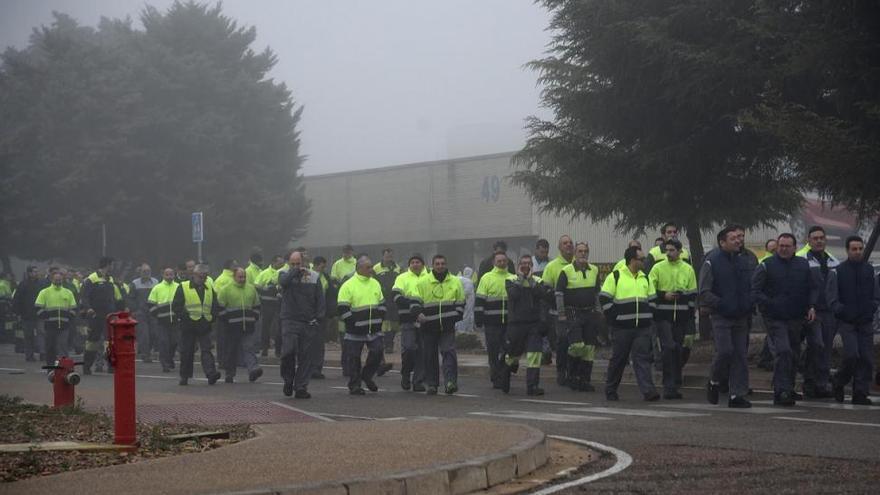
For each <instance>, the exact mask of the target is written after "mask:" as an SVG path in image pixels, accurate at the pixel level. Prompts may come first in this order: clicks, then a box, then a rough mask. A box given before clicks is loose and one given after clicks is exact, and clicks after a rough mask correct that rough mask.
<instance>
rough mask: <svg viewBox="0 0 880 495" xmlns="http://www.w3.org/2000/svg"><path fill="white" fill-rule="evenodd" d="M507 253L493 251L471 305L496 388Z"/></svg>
mask: <svg viewBox="0 0 880 495" xmlns="http://www.w3.org/2000/svg"><path fill="white" fill-rule="evenodd" d="M507 264H508V259H507V254H505V253H503V252H500V251H499V252H496V253H495V255H494V267H493V268H492V270H490V271H488V272H486V273H485V274H483V276H482V277H480V284H479V286H477V297H476V302H475V304H474V322H475V323H476V325H477V327H483V332H484V333H485V336H486V354H487V356H488V358H489V378H490V379H491V381H492V385H493V386H494V387H495V388H500V382H499V380H498V379H499V376H500V375H499V371H500V370H501V360H502V359H503V355H502V349H503V347H504V334H505V332H506V331H507V288H506V286H505V284H506V282H507V278H508V277H509V276H510V275H511V273H510V272H508V271H507Z"/></svg>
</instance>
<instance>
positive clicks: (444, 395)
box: [330, 387, 480, 399]
mask: <svg viewBox="0 0 880 495" xmlns="http://www.w3.org/2000/svg"><path fill="white" fill-rule="evenodd" d="M330 388H332V389H336V390H348V387H330ZM379 392H387V393H392V394H402V393H412V392H410V391H408V390H398V389H394V390H391V389H386V388H379ZM373 393H375V392H373ZM415 393H416V394H419V393H424V392H415ZM437 397H465V398H468V399H473V398H476V399H479V398H480V396H479V395H472V394H461V393H458V392H456V393H454V394H451V395H447V394H444V393H443V390H439V391H438V392H437Z"/></svg>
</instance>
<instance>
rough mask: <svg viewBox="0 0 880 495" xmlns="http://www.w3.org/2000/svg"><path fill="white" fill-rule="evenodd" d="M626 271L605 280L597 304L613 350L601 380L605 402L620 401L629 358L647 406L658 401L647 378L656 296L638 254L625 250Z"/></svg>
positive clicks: (640, 254) (649, 371)
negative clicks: (604, 376)
mask: <svg viewBox="0 0 880 495" xmlns="http://www.w3.org/2000/svg"><path fill="white" fill-rule="evenodd" d="M623 258H624V259H625V260H626V270H622V271H613V272H611V273H610V274H608V276H607V277H605V282H604V283H603V284H602V291H601V292H600V293H599V302H600V303H601V304H602V310H603V311H605V319H606V321H608V323H609V324H610V325H611V342H612V343H613V346H614V347H613V350H612V354H611V359H610V360H609V361H608V373H607V376H606V378H605V399H606V400H609V401H616V400H620V397H619V396H618V394H617V388H618V387H619V386H620V380H621V378H622V377H623V370H624V369H625V368H626V363H627V361H629V360H630V354H632V365H633V370H634V371H635V375H636V381H637V382H638V385H639V391H640V392H641V393H642V397H643V398H644V399H645V400H646V401H649V402H653V401H656V400H657V399H659V398H660V394H658V393H657V389H656V388H655V387H654V379H653V377H652V376H651V361H650V359H651V324H652V323H653V320H654V315H653V313H654V308H655V298H656V293H655V291H654V287H653V286H652V285H651V284H650V282H649V281H648V277H647V276H646V275H645V273H644V272H642V266H643V265H644V255H643V254H642V250H641V249H639V248H636V247H629V248H627V249H626V251H625V252H624V254H623Z"/></svg>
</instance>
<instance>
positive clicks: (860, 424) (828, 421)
mask: <svg viewBox="0 0 880 495" xmlns="http://www.w3.org/2000/svg"><path fill="white" fill-rule="evenodd" d="M773 419H784V420H786V421H806V422H810V423H826V424H832V425H847V426H873V427H874V428H880V423H855V422H853V421H833V420H830V419H807V418H791V417H788V416H774V417H773Z"/></svg>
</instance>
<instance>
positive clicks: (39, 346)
mask: <svg viewBox="0 0 880 495" xmlns="http://www.w3.org/2000/svg"><path fill="white" fill-rule="evenodd" d="M44 288H45V284H44V282H43V281H42V280H40V272H39V271H38V270H37V267H35V266H28V267H27V269H26V270H25V277H24V279H23V280H22V281H21V283H20V284H18V286H17V287H16V288H15V292H13V294H12V309H13V310H14V311H15V313H16V314H18V317H19V318H20V325H21V330H22V333H23V334H24V349H23V350H24V360H25V361H36V358H35V357H34V353H37V354H43V341H42V339H40V338H39V337H40V335H39V331H38V330H37V328H38V321H39V317H38V316H37V307H36V306H35V305H34V303H35V302H36V300H37V295H38V294H39V293H40V291H41V290H43V289H44ZM42 357H43V356H41V358H42Z"/></svg>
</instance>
